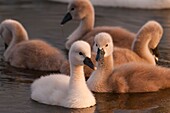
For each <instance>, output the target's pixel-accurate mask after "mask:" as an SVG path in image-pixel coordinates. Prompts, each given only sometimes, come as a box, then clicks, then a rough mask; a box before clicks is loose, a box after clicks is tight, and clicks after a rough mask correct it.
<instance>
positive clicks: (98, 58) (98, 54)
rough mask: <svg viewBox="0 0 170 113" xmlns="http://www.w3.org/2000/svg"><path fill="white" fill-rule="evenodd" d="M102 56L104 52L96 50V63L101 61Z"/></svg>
mask: <svg viewBox="0 0 170 113" xmlns="http://www.w3.org/2000/svg"><path fill="white" fill-rule="evenodd" d="M104 54H105V52H104V50H103V49H99V48H98V50H97V55H96V61H97V62H98V61H99V60H100V59H103V58H104Z"/></svg>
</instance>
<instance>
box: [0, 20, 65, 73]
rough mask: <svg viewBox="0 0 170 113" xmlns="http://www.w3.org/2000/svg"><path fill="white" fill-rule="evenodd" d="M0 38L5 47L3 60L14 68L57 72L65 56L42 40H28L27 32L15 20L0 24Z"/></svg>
mask: <svg viewBox="0 0 170 113" xmlns="http://www.w3.org/2000/svg"><path fill="white" fill-rule="evenodd" d="M0 37H1V38H2V39H3V40H4V43H5V45H6V50H5V52H4V59H5V61H7V62H9V63H10V65H12V66H14V67H18V68H26V69H33V70H43V71H59V69H60V66H61V64H62V63H63V62H64V61H65V55H64V54H63V53H62V51H60V50H59V49H57V48H55V47H52V46H51V45H49V44H47V43H46V42H45V41H42V40H29V38H28V34H27V31H26V30H25V28H24V27H23V26H22V24H21V23H19V22H18V21H16V20H12V19H7V20H4V21H2V22H1V24H0ZM7 46H8V47H7Z"/></svg>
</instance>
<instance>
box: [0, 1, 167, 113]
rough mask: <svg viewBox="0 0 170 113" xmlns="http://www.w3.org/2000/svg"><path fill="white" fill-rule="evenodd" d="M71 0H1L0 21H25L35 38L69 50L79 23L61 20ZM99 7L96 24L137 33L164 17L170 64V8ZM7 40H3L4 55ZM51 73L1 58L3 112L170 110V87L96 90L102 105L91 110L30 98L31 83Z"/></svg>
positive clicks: (164, 56)
mask: <svg viewBox="0 0 170 113" xmlns="http://www.w3.org/2000/svg"><path fill="white" fill-rule="evenodd" d="M66 8H67V4H59V3H51V2H35V3H30V2H25V3H16V4H13V3H11V4H0V21H2V20H4V19H7V18H12V19H17V20H19V21H20V22H21V23H22V24H23V25H24V26H25V28H26V29H27V31H28V33H29V36H30V38H31V39H35V38H40V39H42V40H45V41H47V42H48V43H50V44H52V45H54V46H56V47H58V48H60V49H62V50H64V42H65V40H66V37H67V36H68V35H69V34H70V33H71V32H72V31H73V30H74V28H75V27H76V26H77V25H78V22H77V21H72V22H69V23H68V24H66V25H65V26H64V27H63V31H64V33H62V28H61V26H60V25H59V24H60V22H61V19H62V17H63V16H64V14H65V12H66ZM95 9H96V26H98V25H114V26H122V27H125V28H127V29H129V30H130V31H133V32H137V31H138V30H139V28H140V27H141V26H142V25H143V24H144V23H145V22H147V21H148V20H151V19H154V20H157V21H158V22H160V23H161V24H162V26H163V28H164V36H163V38H162V40H161V42H160V46H159V50H160V54H161V56H160V57H161V61H160V65H162V66H168V67H170V63H169V62H170V10H137V9H120V8H102V7H95ZM3 52H4V45H3V42H2V40H1V39H0V58H1V59H2V58H3V56H2V55H3ZM45 74H46V73H45V72H38V71H31V70H23V69H16V68H13V67H11V66H9V65H7V64H6V63H5V62H4V61H3V60H0V113H93V112H95V113H168V112H170V89H166V90H161V91H159V92H156V93H142V94H120V95H118V94H95V96H96V99H97V105H96V106H94V107H92V108H88V109H66V108H63V107H59V106H48V105H43V104H39V103H37V102H34V101H32V100H31V99H30V84H31V83H32V81H33V80H34V79H35V78H38V77H39V76H40V75H45Z"/></svg>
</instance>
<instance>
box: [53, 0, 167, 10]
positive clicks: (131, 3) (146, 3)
mask: <svg viewBox="0 0 170 113" xmlns="http://www.w3.org/2000/svg"><path fill="white" fill-rule="evenodd" d="M50 1H55V2H63V3H68V2H69V1H70V0H50ZM90 1H91V2H92V4H93V5H96V6H103V7H123V8H139V9H169V8H170V0H100V2H99V1H98V0H90Z"/></svg>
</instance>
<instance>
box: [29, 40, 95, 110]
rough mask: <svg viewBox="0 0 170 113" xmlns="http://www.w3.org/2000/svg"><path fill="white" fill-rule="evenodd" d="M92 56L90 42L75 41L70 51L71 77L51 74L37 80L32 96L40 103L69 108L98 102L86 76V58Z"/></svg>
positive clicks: (84, 106) (83, 106)
mask: <svg viewBox="0 0 170 113" xmlns="http://www.w3.org/2000/svg"><path fill="white" fill-rule="evenodd" d="M86 57H91V50H90V46H89V44H88V43H86V42H83V41H77V42H75V43H74V44H73V45H72V47H71V49H70V51H69V60H70V65H71V66H70V68H71V72H70V77H69V76H67V75H62V74H51V75H47V76H45V77H41V78H40V79H38V80H36V81H35V82H34V83H33V84H32V86H31V91H32V94H31V98H32V99H33V100H36V101H38V102H40V103H45V104H50V105H59V106H64V107H68V108H86V107H90V106H94V105H95V104H96V101H95V98H94V96H93V94H92V93H91V91H90V90H89V89H88V87H87V85H86V81H85V77H84V72H83V71H84V70H83V65H84V62H85V61H84V60H85V59H86Z"/></svg>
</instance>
